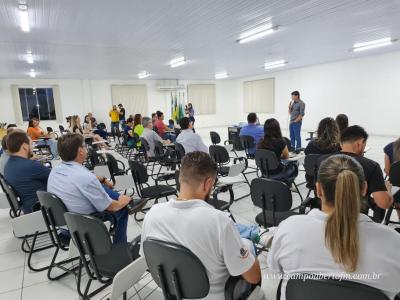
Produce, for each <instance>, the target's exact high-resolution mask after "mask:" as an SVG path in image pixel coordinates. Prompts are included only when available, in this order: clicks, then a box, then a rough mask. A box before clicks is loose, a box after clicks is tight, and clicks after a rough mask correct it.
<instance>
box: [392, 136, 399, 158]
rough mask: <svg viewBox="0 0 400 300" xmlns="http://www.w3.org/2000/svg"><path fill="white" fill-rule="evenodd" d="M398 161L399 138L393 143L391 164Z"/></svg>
mask: <svg viewBox="0 0 400 300" xmlns="http://www.w3.org/2000/svg"><path fill="white" fill-rule="evenodd" d="M398 161H400V138H398V139H397V140H396V141H395V142H394V143H393V162H392V163H395V162H398Z"/></svg>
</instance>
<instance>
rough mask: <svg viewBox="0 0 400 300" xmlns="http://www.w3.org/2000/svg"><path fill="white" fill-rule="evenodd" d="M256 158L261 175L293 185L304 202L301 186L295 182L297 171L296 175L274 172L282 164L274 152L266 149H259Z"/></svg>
mask: <svg viewBox="0 0 400 300" xmlns="http://www.w3.org/2000/svg"><path fill="white" fill-rule="evenodd" d="M255 160H256V165H257V169H258V170H257V175H258V174H259V172H260V174H261V176H260V177H262V178H271V179H275V180H279V181H282V182H284V183H286V184H287V185H288V186H291V185H293V186H294V187H295V189H296V193H298V194H299V196H300V200H301V201H302V202H303V196H302V195H301V193H300V190H299V187H298V186H297V184H296V182H295V179H296V177H297V173H296V175H295V176H287V175H286V174H284V172H280V173H278V174H274V173H273V171H275V170H277V169H278V168H279V166H280V165H281V164H280V162H279V161H278V159H277V157H276V155H275V153H274V152H272V151H270V150H266V149H257V150H256V156H255ZM296 167H297V166H296ZM283 168H284V167H283Z"/></svg>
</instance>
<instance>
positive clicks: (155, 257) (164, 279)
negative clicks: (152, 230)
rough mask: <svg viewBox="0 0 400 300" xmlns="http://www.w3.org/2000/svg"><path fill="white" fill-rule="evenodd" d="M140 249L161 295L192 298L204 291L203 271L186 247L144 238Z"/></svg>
mask: <svg viewBox="0 0 400 300" xmlns="http://www.w3.org/2000/svg"><path fill="white" fill-rule="evenodd" d="M143 250H144V256H145V258H146V262H147V266H148V268H149V270H150V273H151V276H152V277H153V280H154V281H155V282H156V283H157V285H158V286H159V287H161V289H162V290H163V293H164V298H165V299H171V298H170V297H176V299H177V300H180V299H182V298H185V299H195V298H204V297H205V296H207V295H208V293H209V290H210V283H209V280H208V276H207V271H206V269H205V268H204V266H203V264H202V263H201V261H200V260H199V259H198V257H196V256H195V255H194V254H193V253H192V252H191V251H190V250H189V249H187V248H185V247H183V246H181V245H177V244H173V243H169V242H163V241H159V240H153V239H148V240H146V241H144V243H143Z"/></svg>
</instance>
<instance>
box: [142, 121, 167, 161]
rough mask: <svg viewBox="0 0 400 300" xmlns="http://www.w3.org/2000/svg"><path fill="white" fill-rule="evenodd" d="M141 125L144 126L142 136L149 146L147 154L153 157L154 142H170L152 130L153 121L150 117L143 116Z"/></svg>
mask: <svg viewBox="0 0 400 300" xmlns="http://www.w3.org/2000/svg"><path fill="white" fill-rule="evenodd" d="M142 125H143V127H144V130H143V133H142V136H141V137H142V138H144V139H145V140H146V141H147V143H148V144H149V146H150V150H149V151H148V153H147V155H148V156H149V157H154V148H155V142H156V141H159V142H161V143H163V144H165V145H168V144H170V143H171V142H170V141H169V140H163V139H162V138H161V137H160V136H159V135H158V134H157V133H156V132H155V131H154V130H153V123H152V122H151V119H150V118H148V117H144V118H143V120H142Z"/></svg>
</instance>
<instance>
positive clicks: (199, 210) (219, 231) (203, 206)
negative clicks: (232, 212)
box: [140, 152, 261, 299]
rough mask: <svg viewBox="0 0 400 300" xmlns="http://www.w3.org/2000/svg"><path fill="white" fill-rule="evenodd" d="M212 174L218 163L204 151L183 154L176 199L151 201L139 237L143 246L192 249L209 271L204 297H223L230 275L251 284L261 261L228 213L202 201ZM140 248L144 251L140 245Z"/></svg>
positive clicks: (209, 188) (258, 277)
mask: <svg viewBox="0 0 400 300" xmlns="http://www.w3.org/2000/svg"><path fill="white" fill-rule="evenodd" d="M216 175H217V166H216V164H215V162H214V161H213V160H212V159H211V157H210V156H209V155H208V154H206V153H204V152H192V153H189V154H187V155H186V156H185V157H184V159H183V161H182V166H181V169H180V176H179V183H180V195H179V198H178V199H176V200H173V199H171V200H170V201H169V202H165V203H159V204H156V205H153V207H152V208H151V209H150V211H149V212H148V213H147V214H146V217H145V219H144V223H143V227H142V236H141V239H142V243H141V245H143V242H144V241H145V240H146V239H148V238H153V239H157V240H162V241H167V242H172V243H176V244H180V245H182V246H184V247H186V248H188V249H189V250H190V251H192V252H193V253H194V254H195V255H196V256H197V257H198V258H199V259H200V261H201V262H202V263H203V265H204V267H205V269H206V270H207V274H208V278H209V282H210V292H209V294H208V296H207V297H206V298H204V299H208V298H209V299H224V287H225V283H226V281H227V280H228V278H229V276H230V275H231V276H239V275H242V276H243V278H244V279H245V280H247V281H248V282H249V283H252V284H257V283H259V282H260V280H261V270H260V264H259V262H258V260H257V258H255V257H254V255H253V254H252V253H251V248H252V245H251V242H250V241H249V240H246V239H242V238H241V237H240V235H239V232H238V230H237V229H236V227H235V223H234V222H233V221H232V220H231V218H230V217H229V216H228V214H226V213H225V212H222V211H219V210H217V209H215V208H214V207H213V206H211V205H209V204H208V203H207V202H206V201H207V200H208V198H209V197H210V193H211V191H212V189H213V186H214V182H215V179H216ZM140 252H141V254H142V255H143V248H141V250H140Z"/></svg>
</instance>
